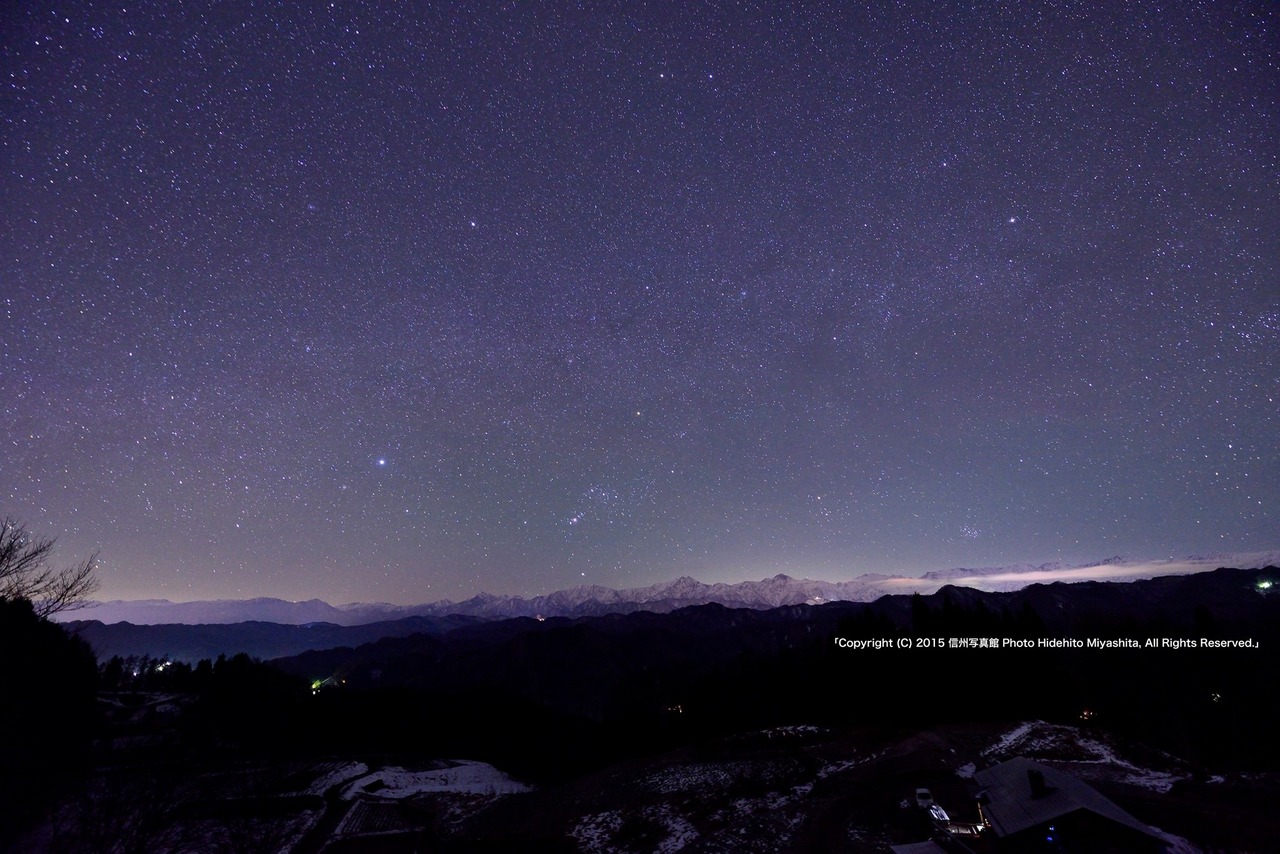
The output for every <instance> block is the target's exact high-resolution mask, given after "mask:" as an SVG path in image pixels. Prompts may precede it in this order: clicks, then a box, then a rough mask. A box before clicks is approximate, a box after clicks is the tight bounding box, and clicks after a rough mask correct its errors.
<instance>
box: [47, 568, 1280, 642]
mask: <svg viewBox="0 0 1280 854" xmlns="http://www.w3.org/2000/svg"><path fill="white" fill-rule="evenodd" d="M1276 564H1280V551H1271V552H1249V553H1233V554H1209V555H1192V556H1188V557H1185V558H1181V559H1158V560H1137V559H1133V558H1126V557H1119V556H1117V557H1111V558H1107V559H1105V560H1100V561H1095V562H1092V563H1088V564H1079V565H1073V564H1066V563H1063V562H1061V561H1055V562H1051V563H1042V564H1030V563H1027V564H1015V565H1011V566H997V567H977V568H970V567H957V568H953V569H946V570H937V571H933V572H928V573H926V574H924V575H922V576H920V577H918V578H911V577H903V576H891V575H881V574H865V575H860V576H858V577H856V578H854V579H851V580H849V581H821V580H813V579H802V578H792V577H790V576H787V575H781V574H780V575H775V576H773V577H772V578H765V579H762V580H760V581H743V582H739V583H737V584H726V583H716V584H705V583H703V582H700V581H697V580H695V579H693V578H689V577H681V578H677V579H675V580H674V581H669V582H664V583H661V584H654V585H650V586H648V587H635V588H629V589H624V590H615V589H613V588H610V587H602V586H600V585H583V586H579V587H573V588H569V589H567V590H559V591H556V592H554V593H548V594H544V595H539V596H533V597H530V598H527V599H526V598H523V597H520V596H511V595H505V596H504V595H495V594H491V593H481V594H479V595H477V596H473V597H472V598H470V599H466V600H463V601H461V602H452V601H449V600H441V601H438V602H430V603H425V604H421V605H393V604H389V603H352V604H347V605H331V604H329V603H328V602H324V601H322V600H320V599H309V600H306V601H301V602H290V601H286V600H283V599H272V598H256V599H219V600H205V601H193V602H171V601H169V600H167V599H142V600H113V601H106V602H94V603H92V604H91V605H90V606H89V607H88V608H86V609H83V610H79V611H73V612H65V613H63V614H61V615H59V617H60V619H61V620H63V621H71V620H76V621H83V620H92V621H97V622H101V623H106V624H113V623H125V622H127V623H133V624H135V625H160V624H187V625H210V624H212V625H217V624H229V623H243V622H250V621H257V622H264V623H276V624H281V625H292V626H307V625H313V624H320V623H327V624H333V625H335V626H360V625H366V624H369V623H378V622H386V621H394V620H403V619H406V618H408V617H446V616H467V617H478V618H482V619H505V618H510V617H535V618H537V617H543V618H546V617H590V616H601V615H604V614H629V613H632V612H634V611H654V612H657V613H667V612H670V611H674V610H676V609H677V608H685V607H688V606H690V605H708V604H718V605H724V606H726V607H730V608H753V609H767V608H777V607H780V606H783V605H805V604H807V605H820V604H823V603H825V602H871V601H874V600H875V599H878V598H880V597H881V596H885V595H888V594H894V593H917V592H918V593H932V592H934V591H936V590H938V589H939V588H940V587H942V586H944V585H948V584H952V585H957V586H962V587H971V588H974V589H977V590H986V591H990V592H1010V591H1014V590H1018V589H1021V588H1023V587H1026V586H1027V585H1029V584H1036V583H1051V582H1054V581H1065V582H1076V581H1136V580H1140V579H1147V578H1154V577H1156V576H1161V575H1184V574H1188V573H1195V572H1204V571H1208V570H1211V569H1215V568H1217V567H1220V566H1234V567H1238V568H1241V569H1252V568H1260V567H1264V566H1268V565H1276Z"/></svg>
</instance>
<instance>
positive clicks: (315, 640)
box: [65, 616, 483, 662]
mask: <svg viewBox="0 0 1280 854" xmlns="http://www.w3.org/2000/svg"><path fill="white" fill-rule="evenodd" d="M482 621H483V620H482V618H479V617H467V616H446V617H407V618H405V619H402V620H391V621H383V622H376V623H366V624H363V625H359V626H339V625H335V624H333V623H308V624H306V625H301V626H295V625H281V624H279V623H268V622H262V621H249V622H243V623H215V624H209V625H185V624H171V625H134V624H132V623H112V624H110V625H106V624H104V623H102V622H100V621H98V620H76V621H71V622H68V623H66V624H65V627H66V629H67V630H68V631H69V632H71V633H72V634H75V635H78V636H79V637H80V638H82V639H83V640H85V641H86V642H88V644H89V646H90V647H91V648H92V649H93V651H94V652H95V653H96V654H97V655H98V658H99V660H102V661H105V660H106V659H108V658H110V657H111V656H113V655H119V656H123V657H127V656H130V655H138V656H141V655H149V656H151V657H153V658H162V657H167V658H171V659H173V660H175V661H191V662H194V661H199V660H200V659H202V658H210V659H212V658H217V657H218V656H219V655H224V654H225V655H228V656H231V655H235V654H236V653H239V652H244V653H248V654H249V655H250V656H253V657H254V658H279V657H281V656H287V655H297V654H298V653H301V652H306V651H307V650H312V649H331V648H333V647H343V646H346V647H350V646H357V645H359V644H364V643H369V642H371V641H375V640H378V639H379V638H387V637H405V636H406V635H413V634H426V635H441V634H446V633H448V632H450V631H453V630H454V629H457V628H459V627H462V626H469V625H473V624H475V623H477V622H482Z"/></svg>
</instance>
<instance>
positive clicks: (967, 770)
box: [956, 762, 978, 780]
mask: <svg viewBox="0 0 1280 854" xmlns="http://www.w3.org/2000/svg"><path fill="white" fill-rule="evenodd" d="M977 770H978V766H977V765H975V764H973V763H972V762H966V763H964V764H963V765H961V766H960V767H959V768H957V769H956V776H957V777H959V778H960V779H962V780H972V779H973V775H974V772H976V771H977Z"/></svg>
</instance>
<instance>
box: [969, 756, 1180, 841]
mask: <svg viewBox="0 0 1280 854" xmlns="http://www.w3.org/2000/svg"><path fill="white" fill-rule="evenodd" d="M1028 771H1031V772H1039V773H1040V774H1042V775H1043V780H1044V783H1045V789H1046V790H1045V791H1044V793H1043V794H1041V795H1040V796H1039V797H1035V796H1034V795H1033V793H1032V789H1031V782H1030V777H1029V775H1028V773H1027V772H1028ZM973 779H974V781H975V782H976V783H977V784H978V785H979V786H980V787H982V788H983V789H985V790H986V795H987V798H988V800H989V801H990V803H989V804H987V805H985V806H984V807H983V812H984V813H985V814H986V816H987V818H988V819H989V820H990V822H991V825H992V828H993V829H994V830H995V832H996V834H997V835H999V836H1009V835H1012V834H1014V833H1018V832H1020V831H1023V830H1026V829H1027V828H1030V827H1035V826H1036V825H1039V824H1043V823H1045V822H1049V821H1053V820H1054V819H1058V818H1061V817H1062V816H1065V815H1067V814H1069V813H1073V812H1075V811H1077V810H1082V809H1083V810H1089V811H1090V812H1092V813H1096V814H1097V815H1100V816H1102V817H1104V818H1107V819H1110V820H1111V821H1114V822H1116V823H1117V824H1122V825H1125V826H1126V827H1129V828H1132V829H1133V830H1136V831H1138V832H1139V833H1144V834H1146V835H1148V836H1155V833H1154V832H1153V831H1152V830H1151V828H1149V827H1147V826H1146V825H1145V824H1143V823H1142V822H1140V821H1138V820H1137V819H1136V818H1134V817H1133V816H1131V815H1129V814H1128V813H1127V812H1125V811H1124V810H1122V809H1120V807H1118V806H1116V805H1115V804H1114V803H1112V802H1111V801H1109V800H1108V799H1107V798H1106V797H1105V796H1103V795H1102V793H1100V792H1099V791H1098V790H1097V789H1094V788H1093V787H1092V786H1090V785H1088V784H1087V783H1085V782H1084V781H1083V780H1080V779H1079V778H1077V777H1073V776H1071V775H1070V774H1066V773H1064V772H1062V771H1058V770H1056V769H1054V768H1050V767H1048V766H1047V765H1041V764H1040V763H1038V762H1034V761H1032V760H1030V759H1027V758H1025V757H1021V756H1020V757H1017V758H1016V759H1010V760H1009V761H1008V762H1001V763H1000V764H999V765H993V766H992V767H990V768H986V769H984V770H982V771H979V772H977V773H976V774H974V775H973Z"/></svg>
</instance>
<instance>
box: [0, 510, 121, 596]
mask: <svg viewBox="0 0 1280 854" xmlns="http://www.w3.org/2000/svg"><path fill="white" fill-rule="evenodd" d="M56 542H57V541H56V540H52V539H42V538H39V537H33V536H31V534H29V533H28V532H27V529H26V526H25V525H22V524H19V523H18V522H17V521H16V520H14V519H12V518H5V519H4V520H3V521H0V599H6V600H12V599H26V600H28V601H30V602H31V604H32V606H33V607H34V608H35V611H36V613H37V614H39V615H40V616H42V617H48V616H49V615H51V614H56V613H58V612H60V611H72V610H75V609H76V608H83V607H84V606H85V605H87V604H89V597H90V596H91V595H93V592H94V591H95V590H97V589H98V578H97V576H96V575H95V574H94V569H95V568H96V567H97V564H98V555H97V553H94V554H92V555H90V556H89V557H88V558H87V559H86V560H84V561H83V562H81V563H78V564H73V565H71V566H68V567H65V568H63V569H54V568H53V567H51V566H50V565H49V560H50V558H51V557H52V555H53V547H54V544H55V543H56Z"/></svg>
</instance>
